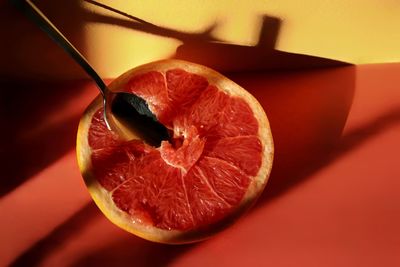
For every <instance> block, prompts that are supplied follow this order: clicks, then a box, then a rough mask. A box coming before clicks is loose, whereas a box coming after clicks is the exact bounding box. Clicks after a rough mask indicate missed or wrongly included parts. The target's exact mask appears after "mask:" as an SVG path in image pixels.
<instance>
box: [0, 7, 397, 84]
mask: <svg viewBox="0 0 400 267" xmlns="http://www.w3.org/2000/svg"><path fill="white" fill-rule="evenodd" d="M35 2H36V3H37V5H38V6H39V7H40V8H41V9H42V10H43V12H44V13H45V14H46V15H47V16H48V17H49V18H50V19H51V20H52V21H53V22H54V24H56V26H57V27H58V28H59V29H60V30H61V31H62V32H64V33H65V35H66V36H67V37H68V38H69V39H70V40H71V41H72V43H74V44H75V45H76V46H77V47H78V48H79V49H80V50H81V51H82V53H83V54H84V55H86V56H87V57H88V60H89V61H90V62H91V63H92V64H93V66H94V67H95V68H96V69H97V70H98V71H99V72H100V74H101V75H102V76H103V77H104V78H113V77H116V76H118V75H120V74H121V73H123V72H125V71H126V70H128V69H130V68H132V67H134V66H136V65H139V64H143V63H146V62H149V61H153V60H158V59H164V58H171V57H174V58H181V59H187V60H191V61H194V62H199V63H203V64H206V65H208V66H210V67H213V68H215V69H217V70H220V71H246V70H260V69H263V70H265V69H268V70H269V69H280V68H288V67H289V68H290V67H291V68H302V67H307V66H324V65H329V64H327V62H326V61H317V62H316V61H313V62H311V61H310V60H309V57H304V56H303V57H300V58H299V57H295V56H293V55H292V54H288V53H299V54H303V55H309V56H317V57H322V58H328V59H335V60H339V61H344V62H348V63H354V64H363V63H384V62H398V61H400V30H399V29H400V1H399V0H306V1H298V0H218V1H216V0H208V1H207V0H185V1H183V0H168V1H167V0H163V1H160V0H146V1H142V0H140V1H139V0H136V1H133V0H108V1H106V0H99V2H101V3H103V4H106V5H109V6H111V7H113V8H116V9H119V10H121V11H124V12H126V13H128V14H131V15H134V16H136V17H137V18H139V19H142V20H144V21H146V22H148V23H141V22H138V21H135V20H131V19H128V18H126V17H123V16H121V15H118V14H115V13H113V12H110V11H107V10H105V9H103V8H100V7H98V6H95V5H93V3H89V2H90V1H89V2H88V1H83V0H59V1H53V0H36V1H35ZM266 18H267V19H268V20H267V21H269V24H268V23H267V24H268V25H267V26H268V27H264V26H266V25H265V24H266V23H265V22H266ZM271 21H272V28H271V27H270V26H271ZM0 22H1V25H3V26H2V27H0V35H1V36H4V37H5V38H3V40H2V42H0V57H1V58H2V61H1V62H0V75H1V76H5V77H23V78H33V79H45V80H48V79H74V78H77V77H83V76H84V73H83V71H82V70H81V69H80V68H79V67H78V66H77V65H76V64H75V63H74V62H73V61H72V60H71V59H69V58H68V56H66V55H65V53H64V52H63V51H62V50H61V49H59V48H58V47H57V46H56V45H55V44H54V43H52V41H50V39H49V38H48V37H47V36H46V35H45V34H44V33H42V32H41V31H40V30H38V28H37V26H36V25H34V24H33V23H31V22H30V21H28V20H27V19H26V18H25V17H24V16H23V15H21V14H20V12H18V11H16V10H15V8H13V7H12V6H11V5H10V4H9V1H0ZM149 23H150V24H149ZM274 23H275V24H274ZM274 25H275V26H276V27H275V28H274ZM275 37H276V40H274V39H275ZM269 39H271V40H269ZM299 62H300V63H299Z"/></svg>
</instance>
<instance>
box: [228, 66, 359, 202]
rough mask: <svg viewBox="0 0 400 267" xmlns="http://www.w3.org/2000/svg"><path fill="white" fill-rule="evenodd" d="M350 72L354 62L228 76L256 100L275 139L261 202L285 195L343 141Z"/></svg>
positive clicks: (352, 82) (350, 97) (352, 87)
mask: <svg viewBox="0 0 400 267" xmlns="http://www.w3.org/2000/svg"><path fill="white" fill-rule="evenodd" d="M355 75H356V73H355V67H354V66H346V67H336V68H325V69H318V70H305V71H296V72H284V73H274V74H273V75H271V74H265V73H244V74H235V75H231V78H232V79H233V80H235V81H236V82H237V83H239V84H240V85H242V86H243V87H244V88H246V89H247V90H248V91H249V92H250V93H252V94H253V95H254V96H255V97H256V98H257V99H258V100H259V102H260V103H261V105H262V106H263V108H264V109H265V111H266V114H267V116H268V119H269V122H270V126H271V130H272V135H273V138H274V148H275V153H274V163H273V168H272V172H271V175H270V180H269V181H268V185H267V187H266V190H265V192H264V193H263V195H262V196H261V199H260V200H261V201H265V200H270V199H272V198H274V197H276V196H278V195H280V194H282V193H284V192H285V191H286V190H287V189H289V188H291V187H293V186H295V185H298V184H299V183H300V182H301V181H303V180H305V179H307V177H309V176H310V175H311V174H312V173H314V172H316V171H317V170H319V169H320V168H322V167H323V166H324V165H325V164H327V159H330V157H331V155H332V153H333V151H335V150H336V149H337V147H338V145H339V144H340V142H342V139H341V138H342V131H343V128H344V126H345V123H346V119H347V116H348V114H349V112H350V108H351V105H352V101H353V96H354V90H355ZM338 156H339V155H338ZM259 204H260V203H259ZM256 206H257V205H256Z"/></svg>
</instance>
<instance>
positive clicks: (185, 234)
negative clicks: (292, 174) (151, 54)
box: [77, 60, 273, 243]
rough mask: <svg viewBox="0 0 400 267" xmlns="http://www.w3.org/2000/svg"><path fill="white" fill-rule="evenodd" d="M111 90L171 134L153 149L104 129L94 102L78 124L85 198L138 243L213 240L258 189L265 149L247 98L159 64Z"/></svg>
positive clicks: (196, 71)
mask: <svg viewBox="0 0 400 267" xmlns="http://www.w3.org/2000/svg"><path fill="white" fill-rule="evenodd" d="M109 87H110V89H111V90H114V91H127V92H133V93H135V94H136V95H138V96H140V97H142V98H143V99H145V100H146V102H147V104H148V106H149V109H150V110H151V111H152V112H153V113H154V114H155V116H156V118H157V119H158V120H159V121H160V122H161V123H162V124H164V125H165V126H166V127H167V128H168V129H170V131H171V133H172V137H171V140H169V141H163V142H162V143H161V145H160V146H159V147H154V146H151V145H149V144H147V143H145V142H144V141H143V140H141V139H140V138H139V137H136V138H134V139H133V140H130V141H124V140H121V139H119V138H118V136H116V135H115V134H113V133H112V132H110V131H108V130H107V128H106V126H105V123H104V121H103V117H102V105H101V99H100V97H98V98H97V99H95V100H94V101H93V102H92V103H91V104H90V105H89V107H88V108H87V110H86V112H85V113H84V115H83V116H82V119H81V121H80V124H79V130H78V137H77V157H78V163H79V167H80V170H81V172H82V175H83V177H84V180H85V183H86V185H87V187H88V189H89V192H90V194H91V196H92V197H93V199H94V201H95V203H96V204H97V205H98V207H99V208H100V209H101V211H102V212H103V213H104V214H105V215H106V217H108V218H109V219H110V220H111V221H112V222H113V223H115V224H116V225H118V226H120V227H121V228H123V229H125V230H126V231H128V232H131V233H133V234H135V235H138V236H140V237H142V238H145V239H148V240H152V241H156V242H161V243H187V242H194V241H198V240H202V239H204V238H207V237H209V236H211V235H212V234H215V233H217V232H218V231H220V230H222V229H223V228H225V227H226V226H227V225H229V224H231V223H232V222H233V221H234V220H235V219H237V218H238V217H239V216H240V215H241V214H243V213H244V212H245V211H246V210H247V209H248V208H249V207H250V206H251V205H252V204H253V203H254V202H255V200H256V199H257V197H258V196H259V195H260V194H261V192H262V191H263V189H264V187H265V185H266V182H267V180H268V176H269V174H270V171H271V168H272V159H273V142H272V135H271V131H270V128H269V123H268V120H267V117H266V115H265V113H264V110H263V109H262V107H261V106H260V104H259V103H258V102H257V100H256V99H255V98H254V97H253V96H251V95H250V94H249V93H248V92H247V91H245V90H244V89H243V88H241V87H240V86H239V85H237V84H235V83H234V82H232V81H231V80H229V79H228V78H226V77H224V76H222V75H221V74H219V73H217V72H215V71H213V70H211V69H209V68H206V67H204V66H200V65H197V64H193V63H189V62H185V61H179V60H164V61H158V62H153V63H149V64H146V65H143V66H139V67H137V68H134V69H132V70H130V71H128V72H127V73H125V74H123V75H122V76H120V77H118V78H117V79H115V80H114V81H113V82H112V83H111V84H110V85H109Z"/></svg>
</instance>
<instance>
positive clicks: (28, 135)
mask: <svg viewBox="0 0 400 267" xmlns="http://www.w3.org/2000/svg"><path fill="white" fill-rule="evenodd" d="M399 74H400V64H381V65H363V66H346V67H337V68H327V69H319V70H307V71H296V72H278V73H270V74H265V73H258V74H257V73H247V74H246V73H242V74H236V75H229V77H230V78H232V79H233V80H234V81H236V82H238V83H239V84H241V85H242V86H243V87H245V88H246V89H248V90H249V91H250V92H251V93H253V94H254V95H255V96H256V97H257V98H258V100H259V101H260V102H261V104H262V105H263V107H264V108H265V110H266V112H267V115H268V117H269V119H270V123H271V128H272V131H273V135H274V141H275V146H276V147H275V149H276V154H275V162H274V167H273V171H272V175H271V178H270V182H269V184H268V186H267V188H266V190H265V192H264V194H263V195H262V197H261V199H260V200H259V202H258V203H257V204H256V206H255V207H254V208H253V209H252V210H251V211H250V212H249V213H248V214H247V215H246V216H245V217H244V218H242V219H241V220H239V221H238V222H237V223H236V224H235V225H234V226H233V227H231V228H229V229H228V230H226V231H224V232H222V233H221V234H219V235H217V236H215V237H214V238H212V239H210V240H207V241H205V242H201V243H198V244H193V245H182V246H168V245H161V244H155V243H151V242H148V241H145V240H142V239H139V238H137V237H135V236H133V235H130V234H128V233H126V232H124V231H123V230H120V229H119V228H117V227H116V226H114V225H113V224H111V223H110V222H109V221H108V220H107V219H105V217H104V216H103V215H102V214H101V213H100V211H99V210H98V209H97V208H96V207H95V205H94V204H93V202H92V201H91V199H90V197H89V195H88V192H87V191H86V188H85V186H84V183H83V180H82V178H81V175H80V173H79V170H78V167H77V163H76V159H75V135H76V129H77V125H78V120H79V117H80V115H81V114H82V112H83V110H84V108H85V107H86V106H87V105H88V103H89V102H90V101H91V99H93V97H94V96H95V95H96V94H97V90H96V88H95V87H94V85H92V84H91V83H90V82H85V81H82V82H64V83H46V84H43V83H36V84H32V83H29V84H24V83H23V82H15V81H13V82H8V83H6V82H4V83H2V84H1V88H2V97H1V100H2V103H1V107H2V110H1V112H2V113H1V118H2V123H3V125H2V129H3V130H2V135H4V136H3V138H1V140H2V142H3V144H2V151H1V157H2V158H1V162H2V167H1V168H2V175H1V184H0V186H1V187H0V188H1V197H0V214H1V219H0V237H1V238H0V266H4V265H8V264H11V263H13V264H14V265H16V266H32V265H40V266H154V265H173V266H243V265H255V266H260V265H262V266H400V253H399V252H400V230H399V225H400V194H399V189H400V167H399V163H400V156H399V154H400V152H399V151H400V90H399V86H400V75H399Z"/></svg>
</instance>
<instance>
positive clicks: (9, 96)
mask: <svg viewBox="0 0 400 267" xmlns="http://www.w3.org/2000/svg"><path fill="white" fill-rule="evenodd" d="M86 84H88V82H86V81H82V82H65V83H63V84H62V85H60V83H43V82H36V83H32V82H30V83H27V82H16V81H14V82H0V99H1V101H0V103H1V109H2V110H1V120H2V123H3V127H4V128H3V129H5V130H2V131H1V137H2V138H1V140H2V143H3V144H2V146H1V150H0V161H1V162H2V177H1V179H0V196H2V195H4V194H6V193H7V192H9V191H10V190H13V189H14V188H16V187H17V186H18V185H20V184H21V183H22V182H24V181H25V180H26V179H28V178H30V177H31V176H32V175H34V174H36V173H38V172H39V171H41V170H42V169H43V168H45V167H46V166H48V165H49V164H51V163H52V162H54V161H55V160H57V159H58V158H59V157H61V156H62V155H64V154H65V153H66V152H67V151H69V150H70V149H72V148H73V147H74V146H75V140H76V131H77V127H78V123H79V119H80V114H79V115H73V116H67V115H65V116H63V117H61V118H62V119H59V120H56V121H51V119H49V117H53V118H55V117H57V115H61V110H62V108H63V105H64V104H65V103H68V102H71V101H72V99H74V98H76V97H79V96H80V94H81V93H82V90H79V89H82V88H83V87H84V85H86ZM93 90H95V88H93ZM77 105H78V106H77V108H78V107H79V104H77ZM81 105H82V104H81ZM80 109H82V111H83V107H82V108H80ZM64 112H65V111H64Z"/></svg>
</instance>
